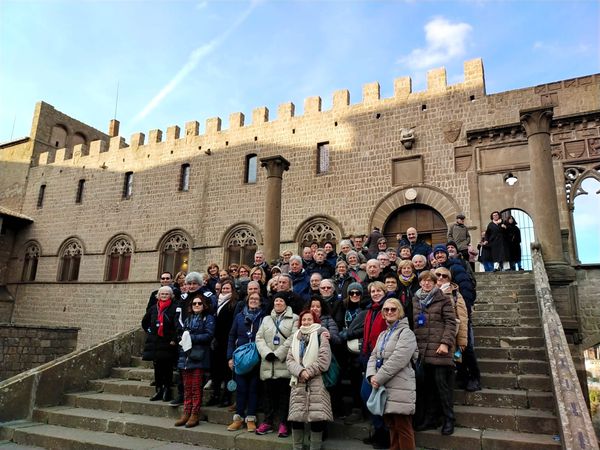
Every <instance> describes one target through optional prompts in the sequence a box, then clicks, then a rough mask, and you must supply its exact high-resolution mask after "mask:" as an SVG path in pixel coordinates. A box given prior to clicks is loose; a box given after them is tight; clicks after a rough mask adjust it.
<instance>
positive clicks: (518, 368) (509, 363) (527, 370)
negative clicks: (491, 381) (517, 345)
mask: <svg viewBox="0 0 600 450" xmlns="http://www.w3.org/2000/svg"><path fill="white" fill-rule="evenodd" d="M478 362H479V369H480V370H481V371H482V372H488V373H499V374H501V373H513V374H534V373H535V374H547V373H548V362H547V361H535V360H527V359H521V360H518V361H514V360H509V359H486V358H480V359H479V360H478Z"/></svg>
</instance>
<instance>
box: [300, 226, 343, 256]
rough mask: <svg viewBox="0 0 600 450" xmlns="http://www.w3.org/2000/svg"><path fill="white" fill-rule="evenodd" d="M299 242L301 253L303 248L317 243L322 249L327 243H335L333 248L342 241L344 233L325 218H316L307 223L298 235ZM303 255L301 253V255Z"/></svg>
mask: <svg viewBox="0 0 600 450" xmlns="http://www.w3.org/2000/svg"><path fill="white" fill-rule="evenodd" d="M297 236H298V239H297V242H298V243H299V244H300V251H302V248H303V247H306V246H309V245H310V244H311V243H313V242H316V243H317V244H319V247H322V246H323V245H324V244H325V242H328V241H329V242H331V243H333V246H334V247H335V245H336V244H337V242H338V241H339V240H340V239H341V236H342V233H341V230H340V229H339V227H338V226H337V225H335V224H333V223H332V222H331V221H330V220H328V219H327V218H325V217H316V218H313V219H310V220H309V221H307V222H306V223H305V224H304V225H303V226H302V227H301V228H300V231H299V233H298V234H297ZM300 254H301V253H300Z"/></svg>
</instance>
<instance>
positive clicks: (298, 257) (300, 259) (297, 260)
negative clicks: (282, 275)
mask: <svg viewBox="0 0 600 450" xmlns="http://www.w3.org/2000/svg"><path fill="white" fill-rule="evenodd" d="M292 261H296V262H299V263H300V264H302V258H301V257H300V256H298V255H292V256H290V262H292Z"/></svg>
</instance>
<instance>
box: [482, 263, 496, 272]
mask: <svg viewBox="0 0 600 450" xmlns="http://www.w3.org/2000/svg"><path fill="white" fill-rule="evenodd" d="M483 270H485V271H486V272H493V271H494V263H493V262H491V261H484V262H483Z"/></svg>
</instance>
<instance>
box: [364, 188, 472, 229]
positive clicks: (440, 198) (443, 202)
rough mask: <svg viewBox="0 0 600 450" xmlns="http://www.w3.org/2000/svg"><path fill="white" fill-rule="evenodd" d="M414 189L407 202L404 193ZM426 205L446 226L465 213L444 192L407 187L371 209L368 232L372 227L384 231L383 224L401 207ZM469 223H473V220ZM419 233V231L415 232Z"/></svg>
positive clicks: (437, 189) (386, 197)
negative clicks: (440, 216) (458, 215)
mask: <svg viewBox="0 0 600 450" xmlns="http://www.w3.org/2000/svg"><path fill="white" fill-rule="evenodd" d="M409 189H414V190H415V191H416V192H417V196H416V197H415V199H414V200H407V199H406V197H405V193H406V191H408V190H409ZM417 203H420V204H423V205H427V206H429V207H431V208H433V209H435V210H436V211H437V212H439V213H440V214H441V215H442V217H443V218H444V220H445V221H446V223H447V224H452V223H454V222H455V221H456V214H458V213H459V212H465V213H466V211H462V210H461V209H460V206H459V204H458V203H457V202H456V200H454V198H452V196H450V195H449V194H447V193H446V192H444V191H442V190H441V189H439V188H437V187H434V186H427V185H409V186H404V187H402V188H399V189H396V190H394V191H392V192H390V193H389V194H387V195H386V196H385V197H383V198H382V199H381V200H380V201H379V203H378V204H377V205H376V206H375V208H374V209H373V212H372V213H371V217H370V219H369V230H372V229H373V227H378V228H379V229H380V230H383V229H384V226H385V223H386V222H387V220H388V218H389V217H390V215H391V214H392V213H394V212H395V211H396V210H397V209H398V208H401V207H402V206H407V205H408V206H410V205H414V204H417ZM470 219H471V222H473V219H472V218H470ZM417 231H419V230H417Z"/></svg>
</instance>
